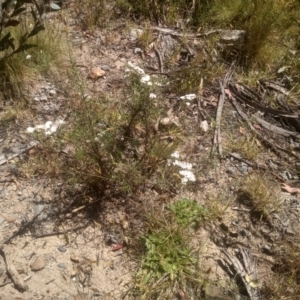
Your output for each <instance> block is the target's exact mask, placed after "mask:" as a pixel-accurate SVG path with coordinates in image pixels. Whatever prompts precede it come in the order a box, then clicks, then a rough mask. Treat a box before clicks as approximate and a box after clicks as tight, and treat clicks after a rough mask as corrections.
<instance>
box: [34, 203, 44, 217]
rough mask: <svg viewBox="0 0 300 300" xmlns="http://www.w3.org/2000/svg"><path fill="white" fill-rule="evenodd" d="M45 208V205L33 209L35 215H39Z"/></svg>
mask: <svg viewBox="0 0 300 300" xmlns="http://www.w3.org/2000/svg"><path fill="white" fill-rule="evenodd" d="M44 207H45V205H36V206H35V207H34V209H33V211H34V215H35V216H36V215H38V214H39V213H40V212H41V211H42V210H43V209H44Z"/></svg>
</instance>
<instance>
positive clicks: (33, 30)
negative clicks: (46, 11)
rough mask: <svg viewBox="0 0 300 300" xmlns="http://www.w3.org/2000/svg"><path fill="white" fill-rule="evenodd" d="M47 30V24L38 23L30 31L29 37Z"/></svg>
mask: <svg viewBox="0 0 300 300" xmlns="http://www.w3.org/2000/svg"><path fill="white" fill-rule="evenodd" d="M42 30H45V26H44V25H42V24H39V25H36V26H35V27H34V28H33V29H32V31H31V32H30V33H29V35H28V38H30V37H32V36H35V35H37V34H38V33H39V32H40V31H42Z"/></svg>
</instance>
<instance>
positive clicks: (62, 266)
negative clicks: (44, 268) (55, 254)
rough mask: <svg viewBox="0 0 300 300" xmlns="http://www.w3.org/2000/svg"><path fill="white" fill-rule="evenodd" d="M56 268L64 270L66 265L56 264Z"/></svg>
mask: <svg viewBox="0 0 300 300" xmlns="http://www.w3.org/2000/svg"><path fill="white" fill-rule="evenodd" d="M57 266H58V267H59V268H60V269H66V268H67V267H66V265H65V264H64V263H59V264H57Z"/></svg>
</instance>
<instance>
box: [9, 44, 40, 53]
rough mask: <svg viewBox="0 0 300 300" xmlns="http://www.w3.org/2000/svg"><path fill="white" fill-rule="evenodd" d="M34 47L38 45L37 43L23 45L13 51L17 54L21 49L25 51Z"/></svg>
mask: <svg viewBox="0 0 300 300" xmlns="http://www.w3.org/2000/svg"><path fill="white" fill-rule="evenodd" d="M33 47H36V45H34V44H26V45H22V46H20V47H19V48H18V49H16V50H15V51H14V52H13V53H14V54H16V53H19V52H21V51H24V50H27V49H30V48H33Z"/></svg>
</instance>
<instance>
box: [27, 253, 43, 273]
mask: <svg viewBox="0 0 300 300" xmlns="http://www.w3.org/2000/svg"><path fill="white" fill-rule="evenodd" d="M45 265H46V262H45V259H44V258H43V257H42V256H38V257H37V259H36V260H35V261H34V262H33V263H32V264H31V265H30V269H31V270H32V271H35V272H36V271H40V270H42V269H43V268H44V267H45Z"/></svg>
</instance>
